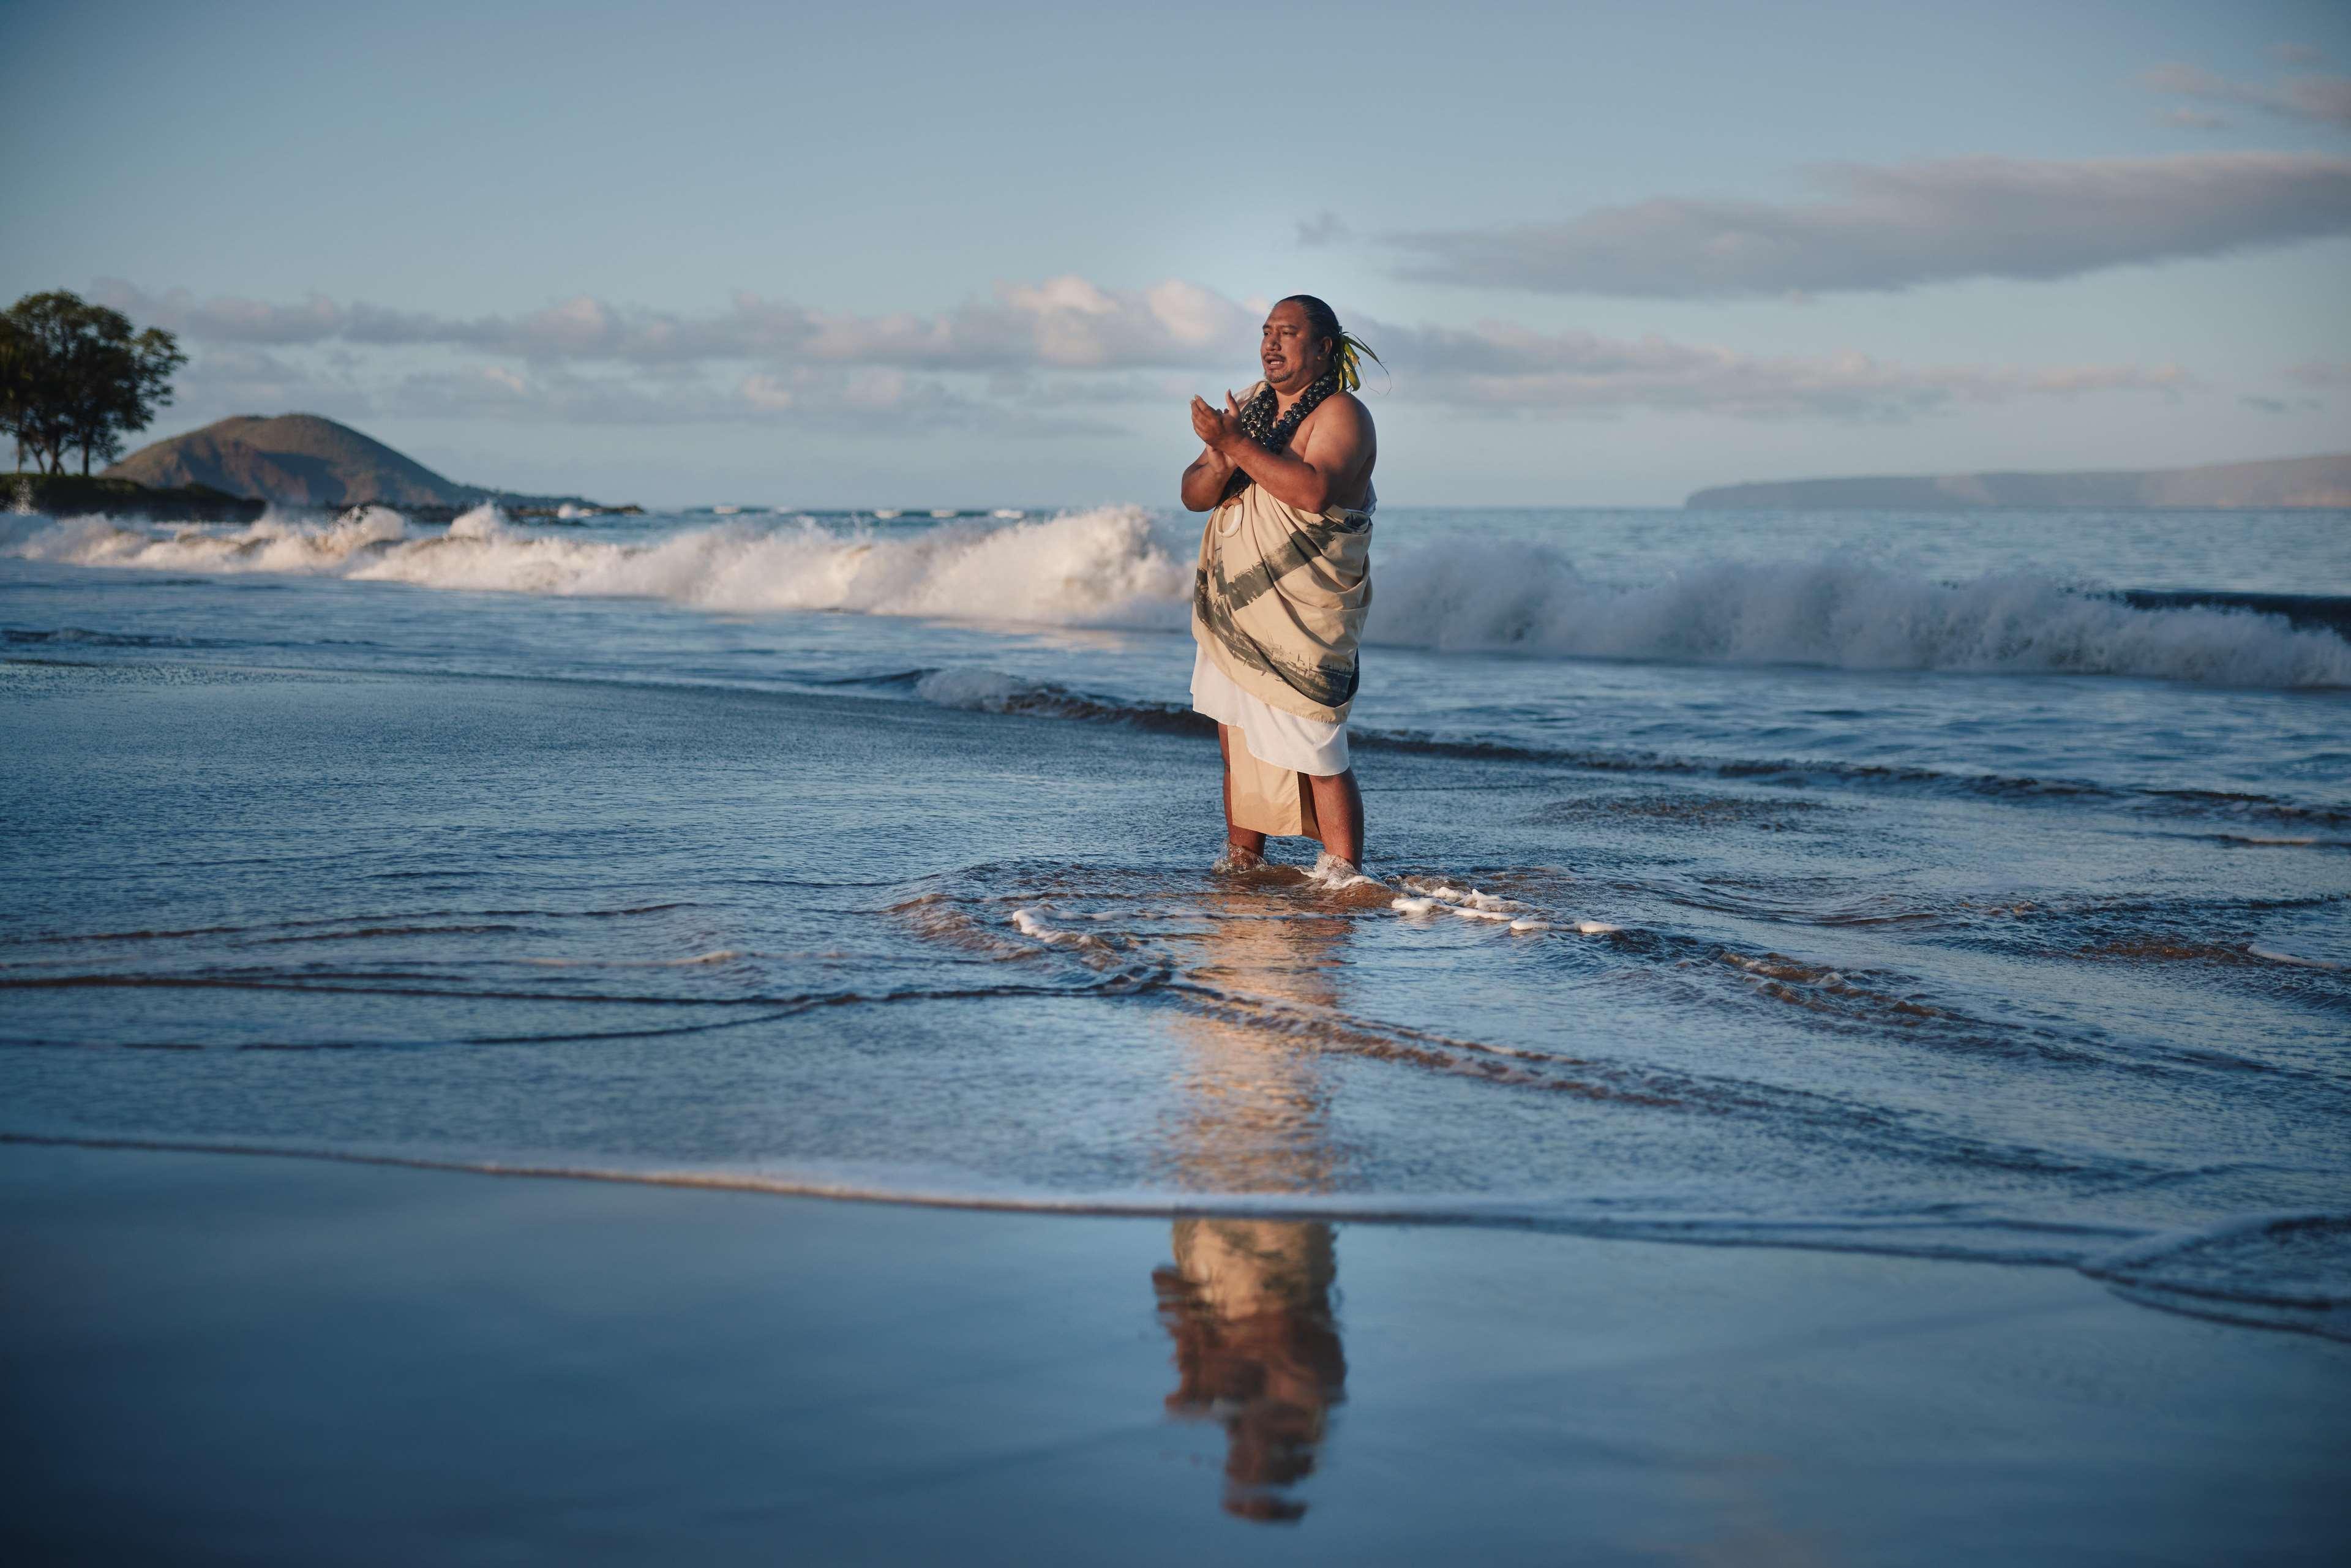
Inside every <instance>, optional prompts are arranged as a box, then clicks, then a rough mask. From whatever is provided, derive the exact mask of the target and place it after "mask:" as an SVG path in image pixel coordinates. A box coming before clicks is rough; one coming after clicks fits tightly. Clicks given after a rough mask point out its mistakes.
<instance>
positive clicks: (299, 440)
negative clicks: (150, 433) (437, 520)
mask: <svg viewBox="0 0 2351 1568" xmlns="http://www.w3.org/2000/svg"><path fill="white" fill-rule="evenodd" d="M105 477H107V478H110V479H130V480H132V481H135V482H136V483H138V484H141V485H149V486H154V487H156V488H158V489H172V488H176V487H177V486H182V485H209V486H212V487H213V488H214V489H215V490H225V491H227V492H228V493H229V494H230V495H232V496H246V497H252V498H254V499H256V500H262V501H273V502H276V503H277V505H279V506H283V507H358V506H367V505H378V506H386V507H471V506H478V505H479V504H481V503H482V502H484V501H493V500H494V501H503V502H520V503H527V504H546V505H554V504H557V503H559V502H563V501H575V502H576V501H580V497H577V496H517V495H515V494H513V493H511V492H508V491H503V490H488V489H484V488H483V487H482V486H478V485H460V484H457V483H456V482H455V481H454V480H450V479H444V478H443V477H442V476H440V475H438V474H435V473H434V472H433V470H432V469H430V468H427V467H426V466H424V465H423V464H422V463H419V462H417V461H416V460H415V459H414V458H413V457H408V456H404V455H402V454H400V453H398V452H394V451H393V450H392V448H391V447H389V446H386V445H385V444H383V443H382V442H381V441H378V440H376V439H375V438H374V437H373V436H371V435H362V434H360V433H359V432H358V431H356V430H353V429H352V428H351V427H350V426H349V425H347V424H338V423H335V422H334V421H333V420H331V419H324V418H321V417H320V416H319V415H318V414H315V413H281V414H279V415H278V416H277V418H275V419H265V418H263V417H262V416H261V415H260V414H257V413H241V414H236V415H235V416H233V417H231V418H228V419H224V420H219V421H216V422H214V423H211V424H207V425H205V426H204V428H203V429H202V430H192V431H190V432H188V434H185V435H175V436H173V437H172V438H171V439H170V440H169V441H159V442H156V443H155V444H153V445H152V446H142V447H141V448H140V449H139V450H138V451H136V452H134V453H132V454H131V455H130V456H128V457H126V458H124V459H123V460H122V461H121V462H120V463H118V464H116V465H114V466H113V467H111V468H109V469H108V470H107V471H106V474H105Z"/></svg>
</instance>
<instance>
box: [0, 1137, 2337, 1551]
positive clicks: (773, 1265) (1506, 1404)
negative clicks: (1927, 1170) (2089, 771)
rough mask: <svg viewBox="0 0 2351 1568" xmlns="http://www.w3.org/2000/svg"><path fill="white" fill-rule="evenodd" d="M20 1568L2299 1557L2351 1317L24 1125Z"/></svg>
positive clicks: (13, 1529) (1710, 1253)
mask: <svg viewBox="0 0 2351 1568" xmlns="http://www.w3.org/2000/svg"><path fill="white" fill-rule="evenodd" d="M0 1249H5V1256H6V1258H7V1259H8V1265H7V1268H6V1269H5V1276H4V1278H5V1282H4V1283H0V1389H4V1390H5V1394H0V1422H5V1431H6V1434H7V1438H8V1449H9V1453H10V1460H11V1468H12V1469H13V1471H14V1472H15V1476H14V1480H15V1484H14V1486H13V1487H12V1489H11V1490H12V1491H13V1492H14V1493H15V1499H14V1501H13V1503H12V1505H11V1506H10V1508H9V1509H7V1510H6V1511H5V1516H0V1517H5V1522H0V1538H5V1539H0V1546H5V1555H6V1556H7V1557H8V1559H9V1560H11V1561H16V1562H77V1561H81V1562H98V1561H123V1560H134V1559H147V1560H153V1561H170V1562H175V1563H210V1562H237V1563H402V1564H407V1563H427V1562H429V1563H535V1562H560V1563H602V1562H647V1561H679V1562H692V1563H736V1562H746V1563H748V1562H759V1563H771V1562H804V1563H904V1562H956V1563H971V1562H982V1563H993V1562H1005V1563H1011V1562H1020V1563H1037V1562H1101V1561H1117V1562H1139V1563H1157V1562H1197V1561H1200V1560H1203V1559H1213V1560H1217V1561H1234V1562H1254V1561H1317V1562H1321V1561H1327V1562H1350V1563H1353V1562H1399V1563H1405V1562H1409V1563H1426V1562H1432V1561H1441V1560H1445V1559H1447V1558H1463V1557H1468V1556H1471V1555H1473V1554H1474V1555H1476V1556H1478V1557H1479V1558H1482V1559H1483V1560H1486V1561H1492V1562H1546V1563H1551V1562H1561V1561H1569V1560H1573V1561H1577V1562H1586V1563H1614V1562H1634V1561H1639V1562H1644V1563H1647V1562H1684V1561H1687V1562H1707V1563H1949V1562H1961V1561H1970V1560H1977V1559H1980V1560H1986V1561H1994V1562H2001V1563H2175V1562H2176V1563H2211V1562H2219V1561H2231V1562H2265V1563H2267V1562H2274V1563H2302V1562H2308V1563H2319V1562H2325V1561H2329V1560H2331V1559H2332V1558H2333V1556H2334V1553H2335V1552H2338V1551H2339V1550H2340V1549H2341V1547H2342V1545H2343V1543H2344V1542H2346V1540H2351V1500H2346V1491H2345V1489H2344V1488H2343V1487H2342V1485H2341V1479H2342V1477H2343V1475H2344V1474H2345V1466H2346V1458H2351V1414H2346V1411H2351V1404H2346V1398H2345V1396H2346V1392H2351V1347H2346V1346H2345V1345H2342V1344H2338V1343H2330V1342H2327V1341H2323V1340H2319V1339H2314V1338H2310V1337H2305V1336H2300V1335H2294V1334H2287V1333H2264V1332H2262V1331H2258V1330H2252V1329H2247V1328H2242V1327H2236V1326H2231V1325H2226V1324H2219V1323H2212V1322H2202V1321H2199V1320H2195V1319H2190V1318H2186V1317H2181V1316H2176V1315H2170V1314H2167V1313H2163V1312H2156V1311H2151V1310H2148V1309H2146V1308H2143V1307H2139V1306H2136V1305H2133V1304H2130V1303H2127V1302H2125V1301H2120V1300H2118V1299H2116V1297H2114V1296H2113V1295H2111V1294H2110V1293H2108V1292H2107V1291H2105V1290H2104V1289H2103V1288H2101V1287H2100V1286H2098V1285H2096V1284H2095V1283H2094V1282H2092V1281H2088V1280H2086V1279H2085V1278H2083V1277H2082V1276H2080V1275H2078V1274H2076V1273H2074V1272H2073V1271H2071V1270H2033V1269H2020V1268H2001V1267H1991V1266H1986V1265H1980V1264H1963V1263H1950V1262H1933V1261H1921V1260H1903V1259H1889V1258H1882V1257H1866V1256H1856V1255H1841V1254H1830V1253H1818V1252H1797V1251H1783V1250H1774V1249H1755V1248H1725V1247H1685V1246H1670V1245H1661V1244H1654V1243H1644V1242H1635V1241H1595V1240H1590V1239H1576V1238H1568V1237H1559V1236H1549V1235H1536V1234H1528V1233H1520V1232H1510V1231H1497V1230H1478V1229H1471V1228H1433V1227H1421V1228H1410V1227H1391V1226H1377V1225H1343V1226H1337V1227H1327V1226H1322V1225H1319V1224H1311V1223H1298V1222H1274V1221H1214V1222H1210V1221H1190V1222H1185V1221H1178V1222H1174V1223H1171V1222H1169V1221H1165V1220H1145V1219H1133V1218H1069V1217H1054V1216H1040V1215H1021V1214H971V1213H954V1212H946V1211H940V1210H933V1209H925V1208H919V1207H897V1206H889V1205H872V1204H845V1203H828V1202H825V1201H821V1200H815V1199H802V1198H785V1197H769V1196H762V1195H755V1194H744V1193H728V1192H716V1191H710V1192H701V1191H687V1190H677V1189H660V1188H651V1187H644V1186H632V1185H627V1184H622V1183H604V1182H573V1181H556V1180H524V1179H499V1178H494V1177H486V1176H466V1175H455V1174H444V1173H438V1172H429V1171H414V1170H402V1169H392V1168H384V1167H379V1166H356V1165H343V1164H333V1163H327V1162H319V1161H310V1160H298V1159H287V1158H276V1157H265V1156H251V1155H198V1154H176V1153H154V1152H127V1151H122V1150H112V1149H89V1148H78V1147H59V1146H48V1145H26V1144H11V1145H0Z"/></svg>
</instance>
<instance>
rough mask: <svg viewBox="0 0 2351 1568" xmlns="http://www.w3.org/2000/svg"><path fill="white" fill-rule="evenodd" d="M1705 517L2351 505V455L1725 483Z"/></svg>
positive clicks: (1712, 494) (1708, 497)
mask: <svg viewBox="0 0 2351 1568" xmlns="http://www.w3.org/2000/svg"><path fill="white" fill-rule="evenodd" d="M1682 504H1683V505H1684V506H1685V507H1691V508H1694V509H1701V510H1729V509H1737V508H1745V507H1786V508H1789V509H1802V510H1822V509H1834V508H1838V507H1869V508H1872V509H1878V510H1889V511H1914V510H1915V511H1973V510H1979V509H1983V508H1989V507H2033V508H2036V509H2047V508H2052V507H2096V508H2100V509H2106V510H2116V511H2121V510H2132V509H2148V510H2160V509H2165V508H2182V509H2188V508H2195V507H2351V452H2339V453H2335V454H2333V455H2328V456H2324V457H2288V458H2282V459H2280V460H2278V461H2275V462H2271V463H2221V464H2214V465H2210V466H2207V467H2202V468H2147V469H2119V470H2114V471H2110V472H2103V473H2097V472H2088V473H2074V474H1921V475H1883V476H1870V477H1862V478H1852V479H1789V480H1783V481H1781V482H1779V483H1776V484H1771V483H1766V484H1753V485H1721V486H1716V487H1715V488H1713V489H1710V490H1700V491H1698V492H1697V493H1695V494H1694V495H1692V496H1691V497H1690V498H1689V499H1688V500H1687V501H1685V502H1683V503H1682Z"/></svg>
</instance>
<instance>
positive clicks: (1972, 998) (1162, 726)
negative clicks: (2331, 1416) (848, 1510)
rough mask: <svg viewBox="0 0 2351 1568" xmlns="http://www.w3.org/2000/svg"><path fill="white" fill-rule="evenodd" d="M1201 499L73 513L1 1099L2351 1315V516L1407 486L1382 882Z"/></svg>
mask: <svg viewBox="0 0 2351 1568" xmlns="http://www.w3.org/2000/svg"><path fill="white" fill-rule="evenodd" d="M1190 528H1191V525H1189V524H1187V523H1186V522H1184V521H1183V520H1182V519H1171V518H1163V517H1152V516H1150V515H1147V514H1145V513H1143V512H1140V511H1134V510H1132V509H1111V510H1104V511H1097V512H1091V513H1081V514H1073V515H1071V516H1067V517H1036V518H1029V519H1018V520H1015V519H999V518H993V517H988V518H980V517H967V518H957V519H945V520H934V519H930V518H927V517H926V518H924V519H922V520H920V521H909V520H905V519H896V520H877V519H874V518H872V517H862V518H861V517H802V516H799V515H778V516H772V517H726V518H719V517H711V516H707V515H700V516H673V517H653V518H646V519H642V520H626V521H619V522H600V523H598V524H596V525H593V526H589V527H574V528H545V529H528V528H516V527H513V526H511V525H508V524H506V523H504V522H502V521H500V520H498V519H496V518H495V517H489V516H486V515H485V516H477V517H472V518H468V519H462V520H461V521H460V523H459V524H457V525H455V527H453V528H448V529H442V528H424V527H419V526H415V525H412V524H408V523H406V522H405V521H404V520H402V519H400V518H397V517H392V516H391V515H390V514H375V515H371V516H368V517H362V518H359V519H355V520H353V521H350V522H345V523H334V522H332V521H329V520H323V519H307V520H306V519H299V518H270V519H266V520H265V522H264V523H263V524H261V525H257V526H255V527H253V528H233V527H220V528H193V529H178V528H150V527H147V526H144V525H138V524H123V523H118V522H115V521H111V520H108V519H69V520H67V521H64V522H57V521H54V520H51V519H46V518H38V517H29V518H11V519H5V521H0V551H5V555H0V635H5V639H6V643H7V647H6V649H5V654H6V660H7V662H6V663H5V664H0V741H5V747H6V751H7V755H8V756H9V758H10V759H11V760H10V763H9V766H8V768H7V769H6V770H5V778H0V791H5V800H0V804H5V809H6V810H7V812H8V816H9V821H10V823H11V828H12V831H11V832H10V834H9V835H8V838H7V848H6V851H5V864H0V886H5V914H0V966H5V967H0V992H5V1004H0V1006H4V1007H5V1019H0V1038H5V1040H6V1041H7V1042H8V1043H9V1044H11V1045H13V1046H15V1047H17V1048H19V1049H14V1050H10V1051H4V1052H0V1106H5V1110H0V1133H11V1134H40V1135H68V1136H77V1137H93V1138H118V1139H146V1140H155V1141H163V1142H185V1143H197V1144H233V1145H241V1146H256V1145H266V1146H273V1147H287V1148H300V1149H305V1150H310V1151H316V1152H322V1153H344V1154H360V1155H391V1156H393V1157H399V1158H415V1159H423V1160H428V1161H437V1162H445V1163H451V1164H455V1165H460V1166H486V1165H497V1166H525V1167H529V1168H542V1169H549V1170H594V1171H603V1172H614V1173H628V1174H632V1175H638V1176H646V1175H663V1176H668V1177H671V1178H674V1179H684V1180H695V1181H718V1182H726V1183H731V1184H744V1185H763V1184H764V1185H772V1186H779V1187H787V1188H792V1189H795V1190H800V1189H814V1190H834V1191H842V1192H856V1193H881V1194H889V1195H896V1196H914V1197H928V1198H932V1199H935V1200H939V1201H954V1202H977V1203H1000V1204H1018V1205H1035V1206H1042V1207H1111V1208H1132V1209H1136V1210H1140V1211H1147V1212H1165V1211H1167V1210H1169V1209H1170V1208H1173V1207H1187V1208H1193V1209H1198V1208H1215V1209H1225V1210H1236V1211H1238V1210H1264V1211H1279V1212H1281V1213H1294V1214H1352V1215H1398V1216H1411V1217H1415V1218H1438V1219H1450V1220H1458V1221H1462V1222H1473V1223H1494V1224H1508V1225H1523V1226H1537V1227H1545V1228H1570V1229H1578V1230H1589V1231H1594V1232H1599V1233H1626V1234H1638V1235H1647V1236H1664V1237H1676V1238H1682V1239H1693V1240H1708V1241H1721V1242H1761V1243H1771V1244H1789V1245H1804V1246H1815V1247H1836V1248H1860V1249H1879V1250H1896V1251H1917V1252H1931V1253H1949V1254H1954V1255H1959V1256H1967V1257H1980V1258H1984V1259H1988V1260H2006V1261H2012V1262H2046V1263H2052V1264H2063V1265H2070V1266H2074V1267H2079V1268H2083V1269H2085V1270H2088V1271H2090V1272H2092V1273H2093V1274H2095V1276H2096V1277H2099V1278H2101V1279H2105V1280H2106V1281H2109V1282H2110V1283H2112V1284H2113V1285H2114V1286H2115V1288H2116V1289H2117V1290H2118V1291H2123V1292H2125V1293H2126V1294H2129V1295H2131V1296H2133V1297H2134V1299H2138V1300H2144V1301H2150V1302H2152V1303H2154V1304H2158V1305H2165V1306H2170V1307H2174V1308H2177V1309H2179V1310H2187V1311H2195V1312H2206V1313H2210V1314H2217V1315H2222V1316H2228V1317H2231V1318H2234V1319H2238V1320H2241V1321H2252V1322H2273V1323H2278V1324H2283V1325H2291V1326H2296V1327H2304V1328H2312V1329H2315V1330H2317V1331H2319V1332H2325V1333H2343V1332H2344V1330H2343V1328H2342V1323H2343V1322H2344V1320H2345V1318H2346V1316H2351V1139H2346V1134H2345V1131H2344V1129H2345V1127H2346V1116H2345V1113H2346V1110H2351V1062H2347V1061H2346V1048H2347V1047H2351V643H2346V642H2345V641H2344V637H2343V634H2342V631H2341V628H2342V627H2343V626H2345V625H2346V624H2351V517H2346V516H2345V515H2344V514H2340V513H2310V514H2287V513H2279V514H2250V513H2245V514H2198V515H2194V516H2167V515H2115V516H2100V515H2096V514H2046V515H2038V516H2034V515H2011V514H2001V515H1996V516H1993V517H1902V516H1896V515H1876V514H1842V515H1841V514H1818V515H1812V516H1804V515H1776V514H1772V515H1758V514H1713V515H1708V514H1683V513H1624V512H1573V511H1555V512H1541V513H1537V512H1529V513H1488V512H1458V513H1445V512H1418V513H1396V514H1391V515H1388V516H1384V517H1383V518H1382V519H1381V522H1380V523H1379V525H1378V530H1379V531H1378V533H1377V534H1376V535H1375V538H1377V540H1378V544H1377V554H1376V555H1375V569H1374V570H1375V573H1376V576H1375V582H1376V585H1377V598H1376V600H1375V603H1374V618H1373V622H1372V626H1371V631H1370V642H1371V644H1372V646H1371V650H1370V652H1369V653H1368V654H1367V662H1366V675H1365V681H1364V696H1363V698H1362V700H1361V702H1360V703H1359V705H1358V707H1357V709H1356V714H1355V719H1356V725H1355V734H1356V745H1357V762H1358V769H1359V772H1360V774H1361V776H1362V779H1363V781H1364V789H1365V793H1366V796H1367V800H1368V804H1369V812H1370V823H1371V850H1372V855H1373V862H1374V871H1376V872H1377V873H1379V874H1380V875H1381V876H1382V877H1383V878H1384V880H1385V881H1386V882H1387V883H1389V884H1390V885H1389V886H1388V887H1386V888H1384V889H1382V890H1378V891H1376V892H1368V891H1366V890H1363V889H1357V890H1353V892H1352V893H1333V892H1331V891H1329V890H1325V889H1320V888H1317V887H1314V886H1312V885H1311V884H1309V883H1306V882H1305V881H1304V880H1303V878H1302V877H1301V875H1300V873H1298V871H1297V870H1296V869H1295V868H1294V867H1293V868H1287V869H1276V870H1274V871H1272V872H1270V873H1264V874H1262V875H1259V876H1255V877H1251V878H1244V879H1220V878H1216V877H1212V876H1210V875H1208V874H1207V873H1206V871H1205V869H1204V868H1205V866H1206V864H1207V861H1208V860H1209V859H1210V858H1211V856H1212V854H1213V852H1214V848H1215V845H1216V843H1217V840H1218V839H1219V837H1220V834H1219V832H1218V831H1217V819H1216V789H1217V780H1216V775H1215V770H1214V758H1215V752H1214V747H1213V745H1212V744H1211V743H1210V742H1209V741H1208V740H1207V738H1206V737H1204V736H1203V735H1202V734H1201V732H1200V729H1199V727H1198V725H1197V723H1196V721H1195V720H1193V719H1192V718H1191V717H1190V716H1188V714H1186V712H1185V704H1184V693H1183V681H1184V677H1185V675H1186V672H1187V671H1188V668H1189V652H1188V643H1187V641H1186V639H1185V637H1184V636H1183V632H1182V628H1183V624H1184V612H1183V604H1182V599H1183V594H1184V592H1185V590H1186V584H1187V578H1188V570H1189V558H1190V550H1189V538H1188V533H1189V530H1190ZM2129 590H2157V591H2171V592H2174V593H2179V592H2186V593H2189V594H2192V595H2195V596H2198V597H2199V598H2202V599H2204V600H2207V601H2210V602H2208V603H2203V604H2199V605H2193V606H2189V607H2176V606H2175V607H2166V608H2138V607H2134V606H2133V605H2132V604H2131V603H2129V602H2127V601H2123V600H2120V599H2117V598H2116V597H2115V595H2116V593H2118V592H2121V591H2129ZM2258 594H2288V595H2293V596H2294V604H2293V606H2292V607H2291V608H2292V611H2293V617H2294V618H2293V619H2288V618H2287V617H2286V616H2284V615H2281V614H2274V613H2258V612H2255V611H2254V610H2253V609H2252V608H2249V607H2248V606H2249V605H2251V604H2257V603H2266V602H2268V601H2249V600H2247V599H2245V598H2244V596H2247V595H2258ZM1293 858H1296V857H1295V856H1293ZM141 1048H144V1049H141Z"/></svg>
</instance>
